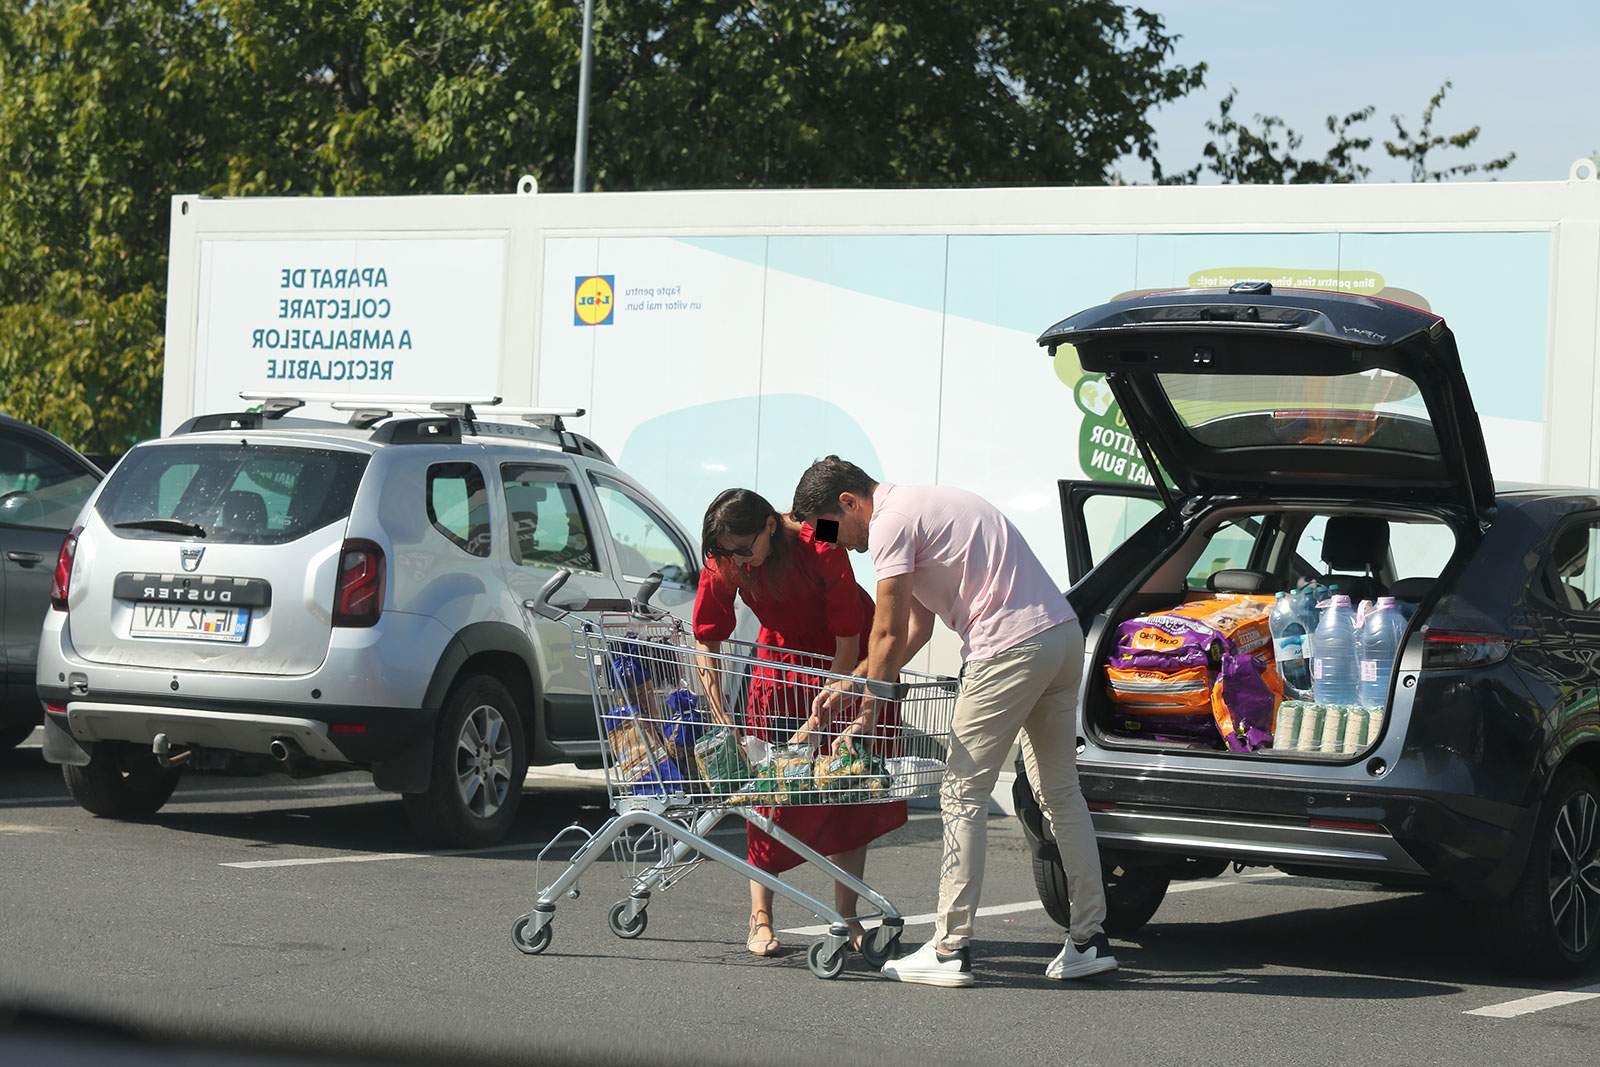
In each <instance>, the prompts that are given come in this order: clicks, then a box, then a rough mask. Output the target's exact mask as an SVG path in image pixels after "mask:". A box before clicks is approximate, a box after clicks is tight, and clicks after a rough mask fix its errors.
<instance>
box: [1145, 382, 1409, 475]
mask: <svg viewBox="0 0 1600 1067" xmlns="http://www.w3.org/2000/svg"><path fill="white" fill-rule="evenodd" d="M1157 378H1158V379H1159V380H1160V382H1161V388H1162V389H1163V390H1164V391H1165V392H1166V394H1167V400H1168V402H1170V403H1171V405H1172V409H1173V411H1174V412H1175V413H1176V414H1177V416H1178V420H1179V421H1180V422H1181V423H1182V424H1183V426H1184V428H1185V429H1186V430H1188V431H1189V433H1190V434H1191V435H1192V436H1193V437H1194V439H1195V440H1196V441H1198V442H1199V443H1201V444H1202V445H1207V446H1210V447H1212V448H1248V447H1252V446H1261V445H1267V446H1278V445H1356V446H1363V447H1368V448H1382V449H1392V450H1396V451H1400V452H1412V453H1418V454H1422V455H1435V456H1436V455H1438V454H1439V439H1438V437H1437V436H1435V434H1434V431H1433V424H1432V423H1431V422H1430V421H1429V420H1428V411H1427V407H1426V406H1425V405H1424V404H1423V401H1422V396H1421V394H1420V392H1419V391H1418V389H1417V383H1416V382H1414V381H1412V380H1411V379H1410V378H1408V377H1406V376H1405V375H1403V374H1397V373H1395V372H1393V371H1387V370H1370V371H1364V372H1362V373H1359V374H1341V375H1316V374H1158V375H1157Z"/></svg>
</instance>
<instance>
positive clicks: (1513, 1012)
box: [1461, 982, 1600, 1019]
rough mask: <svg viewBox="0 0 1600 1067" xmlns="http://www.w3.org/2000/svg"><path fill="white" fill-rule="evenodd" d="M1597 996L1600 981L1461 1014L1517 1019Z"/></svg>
mask: <svg viewBox="0 0 1600 1067" xmlns="http://www.w3.org/2000/svg"><path fill="white" fill-rule="evenodd" d="M1597 998H1600V982H1597V983H1595V984H1594V985H1586V986H1582V987H1580V988H1578V989H1569V990H1562V991H1559V992H1555V993H1539V994H1537V995H1536V996H1531V997H1520V998H1518V999H1517V1000H1508V1001H1505V1002H1504V1003H1502V1004H1490V1005H1489V1006H1488V1007H1486V1008H1473V1009H1472V1010H1471V1011H1464V1012H1462V1013H1461V1014H1462V1015H1481V1016H1483V1017H1484V1018H1487V1019H1515V1018H1516V1017H1517V1016H1519V1015H1531V1014H1533V1013H1534V1012H1536V1011H1544V1010H1546V1009H1547V1008H1564V1007H1566V1006H1567V1005H1568V1004H1581V1003H1583V1002H1584V1001H1586V1000H1595V999H1597Z"/></svg>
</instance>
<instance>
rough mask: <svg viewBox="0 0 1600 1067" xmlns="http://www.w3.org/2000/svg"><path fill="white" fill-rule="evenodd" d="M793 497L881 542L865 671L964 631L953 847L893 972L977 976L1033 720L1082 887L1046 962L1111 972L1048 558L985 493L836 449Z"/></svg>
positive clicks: (1071, 872)
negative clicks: (930, 923)
mask: <svg viewBox="0 0 1600 1067" xmlns="http://www.w3.org/2000/svg"><path fill="white" fill-rule="evenodd" d="M793 510H794V516H795V518H797V519H800V520H802V521H809V522H811V523H813V524H815V523H816V522H817V521H818V520H819V519H832V520H834V521H836V522H837V523H838V524H839V535H838V540H839V544H841V545H843V546H844V547H846V548H848V549H851V550H852V551H856V552H870V553H871V554H872V561H873V564H874V566H875V567H876V568H877V572H878V598H877V600H878V603H877V612H876V614H875V616H874V621H873V626H872V635H871V639H870V642H869V645H868V650H867V659H866V661H865V663H863V664H862V665H861V667H859V668H858V669H857V673H858V674H861V675H864V676H865V677H866V678H867V679H876V680H879V681H885V682H893V681H897V680H898V679H899V677H900V670H901V668H902V667H904V666H905V664H906V663H907V661H909V660H910V659H911V657H912V656H913V655H915V654H916V652H917V651H918V650H920V649H921V648H922V646H923V645H925V644H926V643H927V641H928V638H929V637H930V636H931V635H932V633H933V619H934V617H935V616H938V617H939V618H940V619H942V620H944V622H945V624H946V625H947V626H949V627H950V628H951V629H952V630H954V631H955V632H956V633H957V634H958V635H960V637H961V641H962V650H961V656H962V660H963V661H964V665H963V667H962V671H961V691H960V695H959V696H958V697H957V699H956V707H955V718H954V722H953V724H952V739H951V746H950V758H949V765H948V768H947V769H946V772H945V777H944V781H943V784H942V786H941V789H940V801H941V806H942V807H943V810H944V843H945V845H944V861H943V863H942V865H941V867H940V878H939V907H938V911H937V916H938V918H937V921H936V925H935V927H934V936H933V940H932V941H930V942H928V943H927V944H926V945H924V946H922V948H920V949H918V950H917V951H916V952H914V953H912V954H911V955H909V956H905V957H902V958H901V959H898V960H894V961H891V962H890V963H888V964H885V965H884V968H883V973H884V974H885V975H886V976H888V977H890V978H894V979H897V980H899V981H902V982H917V983H921V984H923V985H937V986H969V985H971V984H972V963H971V949H970V943H971V939H972V927H973V918H974V916H975V915H976V914H977V910H978V896H979V893H980V891H981V889H982V886H983V860H984V848H985V844H986V841H987V830H988V827H987V819H988V814H989V794H990V792H991V791H992V790H993V789H994V784H995V781H996V779H997V778H998V777H999V774H1000V768H1001V766H1002V765H1003V764H1004V762H1005V760H1006V757H1007V756H1008V755H1009V754H1010V751H1011V745H1012V743H1013V742H1014V741H1015V740H1016V738H1017V733H1018V731H1019V730H1020V731H1024V732H1026V734H1027V739H1026V741H1025V742H1024V744H1023V757H1024V759H1025V761H1026V763H1027V768H1028V777H1029V779H1030V780H1031V781H1032V782H1033V783H1034V784H1035V786H1036V787H1037V789H1038V793H1039V799H1040V801H1041V802H1042V803H1043V806H1044V810H1045V812H1046V813H1047V814H1048V815H1049V817H1050V822H1051V825H1052V826H1053V827H1054V829H1055V837H1056V844H1057V846H1058V847H1059V848H1060V851H1061V861H1062V865H1063V867H1064V868H1065V870H1066V875H1067V888H1068V892H1069V894H1070V896H1071V900H1072V929H1071V930H1070V931H1069V933H1068V936H1067V939H1066V943H1065V944H1064V945H1063V946H1062V949H1061V952H1060V953H1059V954H1058V955H1057V956H1056V958H1055V959H1054V960H1052V961H1051V963H1050V966H1049V967H1048V968H1047V969H1046V970H1045V974H1046V975H1048V976H1049V977H1051V978H1059V979H1068V978H1084V977H1087V976H1089V975H1092V974H1101V973H1104V972H1106V971H1110V970H1114V969H1115V968H1116V966H1117V961H1116V958H1115V957H1113V956H1112V955H1111V950H1110V945H1109V944H1108V943H1107V942H1106V936H1105V934H1104V932H1103V931H1102V925H1103V923H1104V920H1105V914H1106V904H1105V887H1104V885H1103V884H1102V882H1101V879H1100V857H1099V851H1098V849H1097V848H1096V845H1095V838H1094V826H1093V824H1092V823H1091V822H1090V820H1089V809H1088V806H1087V805H1086V804H1085V803H1084V799H1083V793H1082V791H1081V790H1080V789H1079V787H1078V770H1077V728H1076V722H1075V719H1076V715H1075V710H1076V705H1075V702H1076V698H1077V689H1078V681H1079V677H1080V673H1081V671H1082V669H1083V633H1082V631H1081V630H1080V628H1079V626H1078V622H1077V619H1076V618H1075V617H1074V615H1073V613H1072V608H1071V606H1070V605H1068V603H1067V600H1066V597H1064V596H1062V595H1061V591H1060V590H1059V589H1057V588H1056V586H1055V584H1054V583H1053V582H1052V581H1051V580H1050V576H1049V574H1048V573H1047V572H1046V571H1045V569H1044V566H1043V564H1041V563H1040V562H1039V559H1038V557H1037V556H1035V555H1034V554H1033V552H1032V550H1030V549H1029V548H1028V545H1027V543H1026V542H1025V541H1024V540H1023V539H1022V535H1021V533H1019V532H1018V531H1017V529H1016V527H1015V526H1013V525H1012V524H1011V523H1010V521H1009V520H1007V519H1006V517H1005V516H1004V515H1002V514H1000V512H999V511H998V510H997V509H996V508H995V507H994V506H993V505H992V504H990V503H988V502H987V501H985V500H983V499H982V498H981V497H978V496H975V495H974V494H972V493H968V492H966V491H964V490H961V489H952V488H947V487H944V486H927V487H923V486H907V485H891V484H889V483H879V482H875V481H873V480H872V479H871V478H870V477H868V475H867V474H866V473H865V472H863V471H862V470H861V468H860V467H857V466H856V465H855V464H853V463H849V462H846V461H845V460H842V459H840V458H839V457H838V456H829V457H828V458H826V459H821V460H818V461H817V462H815V463H813V464H812V465H811V467H810V469H808V470H807V471H806V473H805V474H804V476H802V477H801V479H800V484H799V485H798V486H797V487H796V488H795V492H794V509H793ZM827 702H829V703H833V702H834V701H827Z"/></svg>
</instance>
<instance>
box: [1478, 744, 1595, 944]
mask: <svg viewBox="0 0 1600 1067" xmlns="http://www.w3.org/2000/svg"><path fill="white" fill-rule="evenodd" d="M1478 921H1479V928H1480V930H1481V931H1482V933H1483V935H1484V940H1485V941H1486V943H1487V945H1488V948H1489V950H1490V952H1492V953H1493V954H1494V955H1495V956H1496V957H1497V958H1498V959H1499V960H1500V961H1501V962H1502V963H1504V964H1506V965H1507V966H1509V967H1511V968H1512V969H1514V970H1516V971H1519V972H1521V973H1524V974H1534V975H1558V974H1571V973H1574V972H1576V971H1579V970H1582V969H1583V967H1584V966H1585V964H1587V963H1588V962H1589V961H1590V960H1592V959H1594V957H1595V954H1596V952H1597V950H1600V779H1597V778H1596V777H1595V775H1594V773H1593V772H1592V771H1590V770H1588V769H1587V768H1584V767H1568V768H1567V769H1565V770H1563V771H1561V772H1560V773H1559V774H1557V776H1556V779H1555V781H1554V782H1553V783H1552V784H1551V786H1550V791H1549V793H1547V794H1546V796H1545V800H1544V804H1543V806H1542V807H1541V808H1540V811H1539V821H1538V823H1537V824H1536V825H1535V827H1534V833H1533V842H1532V844H1531V845H1530V847H1529V849H1528V861H1527V865H1526V866H1525V867H1524V868H1523V871H1522V877H1521V878H1520V879H1518V881H1517V885H1516V888H1514V889H1513V890H1512V891H1511V895H1510V896H1509V897H1508V898H1506V899H1505V900H1503V901H1497V902H1495V903H1492V904H1487V905H1484V906H1482V907H1481V908H1480V909H1479V913H1478Z"/></svg>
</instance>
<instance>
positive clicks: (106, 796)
mask: <svg viewBox="0 0 1600 1067" xmlns="http://www.w3.org/2000/svg"><path fill="white" fill-rule="evenodd" d="M182 774H183V772H182V770H180V769H179V768H176V767H163V766H161V764H159V763H157V762H156V758H155V757H154V756H152V755H151V754H150V753H149V751H148V750H146V749H143V748H140V747H139V746H137V745H127V744H122V743H120V742H114V741H101V742H99V743H98V744H96V745H94V746H93V748H92V749H91V751H90V753H89V762H88V764H87V765H85V766H82V767H72V766H63V767H62V768H61V777H62V779H63V780H65V782H66V783H67V792H69V793H71V794H72V799H73V800H76V801H77V802H78V806H79V807H81V808H83V810H85V811H87V812H90V813H92V814H95V815H99V816H102V817H103V818H107V819H146V818H149V817H150V816H152V815H154V814H155V813H156V812H158V811H160V810H161V807H162V805H164V804H165V803H166V802H167V800H168V798H170V797H171V796H172V791H173V790H174V789H176V788H177V787H178V779H179V778H180V777H181V776H182Z"/></svg>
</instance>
